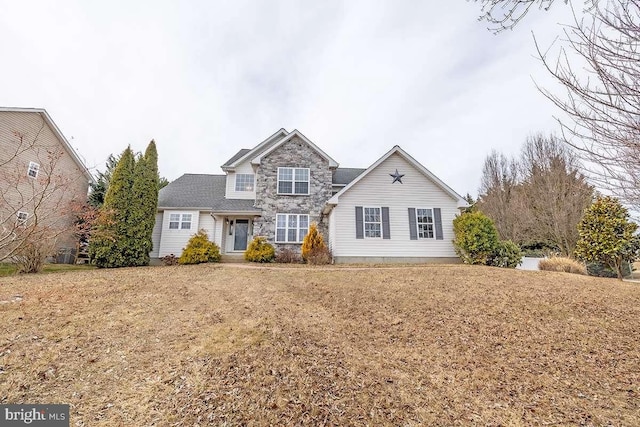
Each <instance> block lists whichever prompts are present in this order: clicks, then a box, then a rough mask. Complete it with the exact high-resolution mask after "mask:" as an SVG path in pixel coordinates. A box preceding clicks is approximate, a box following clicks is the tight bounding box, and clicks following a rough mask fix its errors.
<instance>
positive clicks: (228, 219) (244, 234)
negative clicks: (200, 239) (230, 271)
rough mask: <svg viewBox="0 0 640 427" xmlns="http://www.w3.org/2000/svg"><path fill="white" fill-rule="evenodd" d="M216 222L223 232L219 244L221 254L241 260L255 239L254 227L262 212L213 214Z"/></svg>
mask: <svg viewBox="0 0 640 427" xmlns="http://www.w3.org/2000/svg"><path fill="white" fill-rule="evenodd" d="M211 216H213V218H214V220H215V221H216V223H217V224H220V226H219V230H220V231H221V233H220V236H219V239H216V240H219V241H218V242H216V243H218V245H219V246H220V253H221V254H223V255H228V256H227V258H229V260H232V259H233V258H234V257H239V258H241V257H242V255H243V254H244V251H246V250H247V246H248V245H249V243H250V242H251V240H252V239H253V226H254V223H255V221H256V220H257V219H258V218H260V212H212V213H211Z"/></svg>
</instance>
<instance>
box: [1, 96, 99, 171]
mask: <svg viewBox="0 0 640 427" xmlns="http://www.w3.org/2000/svg"><path fill="white" fill-rule="evenodd" d="M0 112H7V113H36V114H39V115H40V116H41V117H42V119H43V120H44V122H45V123H46V124H47V126H49V129H51V131H52V132H53V134H54V135H55V136H56V138H58V140H59V141H60V143H61V144H62V146H63V147H64V148H65V149H66V150H67V152H68V153H69V155H70V156H71V158H72V159H73V161H74V162H75V163H76V164H77V165H78V167H79V168H80V170H81V171H82V173H83V174H84V175H85V176H86V177H87V179H88V180H89V182H91V183H95V182H96V180H95V178H94V177H93V175H92V174H91V172H89V169H88V168H87V165H85V163H84V161H83V160H82V158H80V154H79V153H78V152H77V151H76V150H75V148H73V146H72V145H71V144H70V143H69V141H68V140H67V138H66V137H65V136H64V134H63V133H62V131H61V130H60V128H59V127H58V125H56V123H55V122H54V121H53V119H52V118H51V116H50V115H49V113H48V112H47V110H45V109H44V108H23V107H0Z"/></svg>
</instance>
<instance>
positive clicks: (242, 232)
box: [233, 219, 249, 251]
mask: <svg viewBox="0 0 640 427" xmlns="http://www.w3.org/2000/svg"><path fill="white" fill-rule="evenodd" d="M248 234H249V220H248V219H236V224H235V232H234V236H233V250H234V251H244V250H246V249H247V236H248Z"/></svg>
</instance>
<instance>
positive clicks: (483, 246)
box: [453, 212, 499, 265]
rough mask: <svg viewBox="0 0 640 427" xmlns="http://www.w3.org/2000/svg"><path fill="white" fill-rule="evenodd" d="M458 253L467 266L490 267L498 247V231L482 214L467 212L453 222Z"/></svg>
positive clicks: (454, 242)
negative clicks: (479, 265)
mask: <svg viewBox="0 0 640 427" xmlns="http://www.w3.org/2000/svg"><path fill="white" fill-rule="evenodd" d="M453 231H454V233H455V239H454V241H453V244H454V246H455V249H456V253H457V254H458V256H459V257H460V258H461V259H462V262H464V263H465V264H482V265H488V264H489V262H490V261H491V258H492V255H493V253H494V251H495V249H496V247H497V245H498V240H499V239H498V231H497V230H496V226H495V225H494V224H493V221H491V219H490V218H489V217H488V216H486V215H485V214H483V213H482V212H466V213H463V214H462V215H459V216H457V217H456V218H455V219H454V220H453Z"/></svg>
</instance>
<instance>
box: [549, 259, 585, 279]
mask: <svg viewBox="0 0 640 427" xmlns="http://www.w3.org/2000/svg"><path fill="white" fill-rule="evenodd" d="M538 268H539V269H540V270H542V271H556V272H559V273H572V274H582V275H583V276H586V275H587V267H585V266H584V264H581V263H579V262H578V261H576V260H575V259H571V258H565V257H557V256H554V257H551V258H545V259H541V260H540V262H539V263H538Z"/></svg>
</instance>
